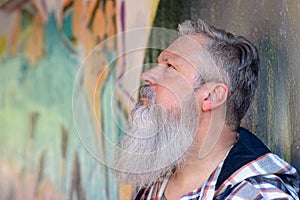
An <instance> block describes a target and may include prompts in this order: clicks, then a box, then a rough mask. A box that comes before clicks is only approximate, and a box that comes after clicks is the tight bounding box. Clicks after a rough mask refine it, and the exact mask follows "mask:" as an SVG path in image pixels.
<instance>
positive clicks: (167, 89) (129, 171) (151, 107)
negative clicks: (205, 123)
mask: <svg viewBox="0 0 300 200" xmlns="http://www.w3.org/2000/svg"><path fill="white" fill-rule="evenodd" d="M198 42H199V41H198ZM198 42H196V40H194V39H193V38H192V39H191V38H190V37H181V38H179V39H177V40H176V41H175V42H174V43H173V44H172V45H171V46H170V47H169V48H168V49H166V50H165V51H163V52H162V53H161V54H160V56H159V58H158V65H157V66H156V67H154V68H152V69H150V70H149V71H146V72H145V73H143V74H142V80H143V81H144V82H145V83H146V85H147V87H144V88H143V89H142V91H141V94H142V99H141V100H142V102H140V103H138V104H137V106H136V107H135V108H134V109H133V111H132V112H131V115H130V120H129V124H130V125H129V129H128V130H127V131H126V133H124V136H123V138H122V140H121V142H120V148H119V149H118V150H117V152H116V154H115V158H114V167H115V171H116V175H117V176H118V178H119V179H120V180H122V181H124V182H127V183H131V184H136V185H145V184H151V183H153V182H155V181H157V180H158V179H159V178H161V177H162V176H164V175H166V174H168V173H170V172H171V171H172V170H174V169H175V168H178V167H181V166H183V165H184V164H185V163H186V162H187V161H188V160H189V159H188V158H189V156H190V155H191V151H193V148H192V146H193V142H194V137H195V133H196V131H197V128H198V125H199V120H200V117H201V113H200V109H198V106H199V105H198V104H199V102H198V96H197V95H196V93H195V91H194V86H195V83H194V77H195V75H196V74H197V68H198V67H199V64H197V63H199V61H198V60H197V58H198V55H197V53H198V52H199V49H201V47H200V46H199V43H198Z"/></svg>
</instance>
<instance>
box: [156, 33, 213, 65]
mask: <svg viewBox="0 0 300 200" xmlns="http://www.w3.org/2000/svg"><path fill="white" fill-rule="evenodd" d="M208 40H209V39H208V38H206V37H205V36H199V35H185V36H181V37H179V38H178V39H176V40H175V41H174V42H173V43H172V44H171V45H170V46H169V47H168V48H167V49H166V50H165V51H164V52H163V53H162V54H161V55H160V56H161V57H165V56H167V57H171V58H173V61H175V60H176V62H177V64H182V65H185V67H186V66H188V65H187V63H189V65H190V66H193V68H195V69H197V70H199V68H207V67H209V66H210V65H212V59H211V56H210V54H209V53H208V51H207V49H206V47H205V45H206V44H207V42H209V41H208Z"/></svg>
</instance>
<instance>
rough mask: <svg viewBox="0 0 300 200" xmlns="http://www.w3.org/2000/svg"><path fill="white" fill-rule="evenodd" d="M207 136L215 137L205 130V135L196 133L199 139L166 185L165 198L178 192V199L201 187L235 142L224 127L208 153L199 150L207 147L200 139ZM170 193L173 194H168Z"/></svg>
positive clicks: (234, 136) (227, 128)
mask: <svg viewBox="0 0 300 200" xmlns="http://www.w3.org/2000/svg"><path fill="white" fill-rule="evenodd" d="M202 130H203V129H202ZM209 136H212V137H215V135H214V134H212V133H211V132H210V131H207V130H206V134H204V133H203V132H202V133H201V132H200V131H198V133H197V135H196V138H200V139H199V140H195V144H194V148H193V151H192V152H191V155H190V157H189V160H188V161H187V163H186V164H185V165H184V166H182V167H181V168H179V169H176V172H175V173H174V174H173V175H172V176H171V178H170V180H169V183H168V185H167V189H166V193H165V194H166V196H167V195H174V193H173V192H174V191H178V196H176V197H178V198H180V196H181V195H182V194H185V193H187V192H190V191H192V190H193V189H196V188H199V187H200V186H202V185H203V184H204V183H205V182H206V180H207V179H208V177H209V176H210V174H211V173H212V172H213V171H214V170H215V169H216V168H217V166H218V165H219V164H220V162H221V161H222V160H223V159H224V158H225V156H226V155H227V153H228V152H229V150H230V149H231V147H232V146H233V144H234V143H235V141H236V133H235V132H234V131H232V130H231V129H230V128H229V127H225V126H224V127H223V129H222V131H221V133H220V135H219V137H218V139H217V141H216V142H215V144H214V145H213V147H212V148H209V149H210V150H209V151H208V152H207V151H203V150H202V149H201V148H203V147H205V146H207V145H208V146H209V144H203V143H204V142H205V141H203V140H202V139H203V138H205V139H206V138H207V139H208V137H209ZM214 139H216V138H214ZM201 140H202V141H201ZM208 140H209V139H208ZM199 152H200V154H199ZM203 152H204V153H203ZM168 191H169V192H168ZM170 192H172V193H173V194H170Z"/></svg>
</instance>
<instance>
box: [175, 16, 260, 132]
mask: <svg viewBox="0 0 300 200" xmlns="http://www.w3.org/2000/svg"><path fill="white" fill-rule="evenodd" d="M178 29H179V33H180V35H201V36H204V37H207V38H208V40H207V42H206V44H205V45H204V46H205V48H206V50H207V52H208V54H209V56H210V57H211V58H212V60H213V62H214V63H215V64H216V65H217V67H218V69H219V70H220V72H221V76H223V77H222V80H220V81H222V82H224V83H225V84H226V85H227V86H228V88H229V94H228V99H227V103H226V123H227V124H229V125H234V126H235V127H237V126H239V125H240V122H241V120H242V118H243V117H244V115H245V114H246V111H247V110H248V108H249V106H250V104H251V101H252V99H253V97H254V94H255V90H256V88H257V84H258V71H259V56H258V51H257V48H256V47H255V45H253V44H252V43H251V42H250V41H249V40H247V39H246V38H244V37H242V36H235V35H233V34H232V33H229V32H226V31H225V30H222V29H218V28H215V27H214V26H211V25H208V24H206V23H205V22H203V21H202V20H200V19H199V20H198V21H196V22H191V21H185V22H183V23H182V24H180V25H179V27H178ZM197 77H198V80H197V81H198V84H201V85H202V84H204V83H205V82H207V81H205V80H206V79H205V77H201V75H199V74H198V76H197Z"/></svg>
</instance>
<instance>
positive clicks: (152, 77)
mask: <svg viewBox="0 0 300 200" xmlns="http://www.w3.org/2000/svg"><path fill="white" fill-rule="evenodd" d="M162 71H163V67H162V66H160V65H157V66H156V67H153V68H151V69H149V70H147V71H145V72H143V73H142V75H141V80H142V81H143V82H144V83H145V84H147V85H155V84H157V81H158V80H159V78H160V76H161V75H162Z"/></svg>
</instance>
